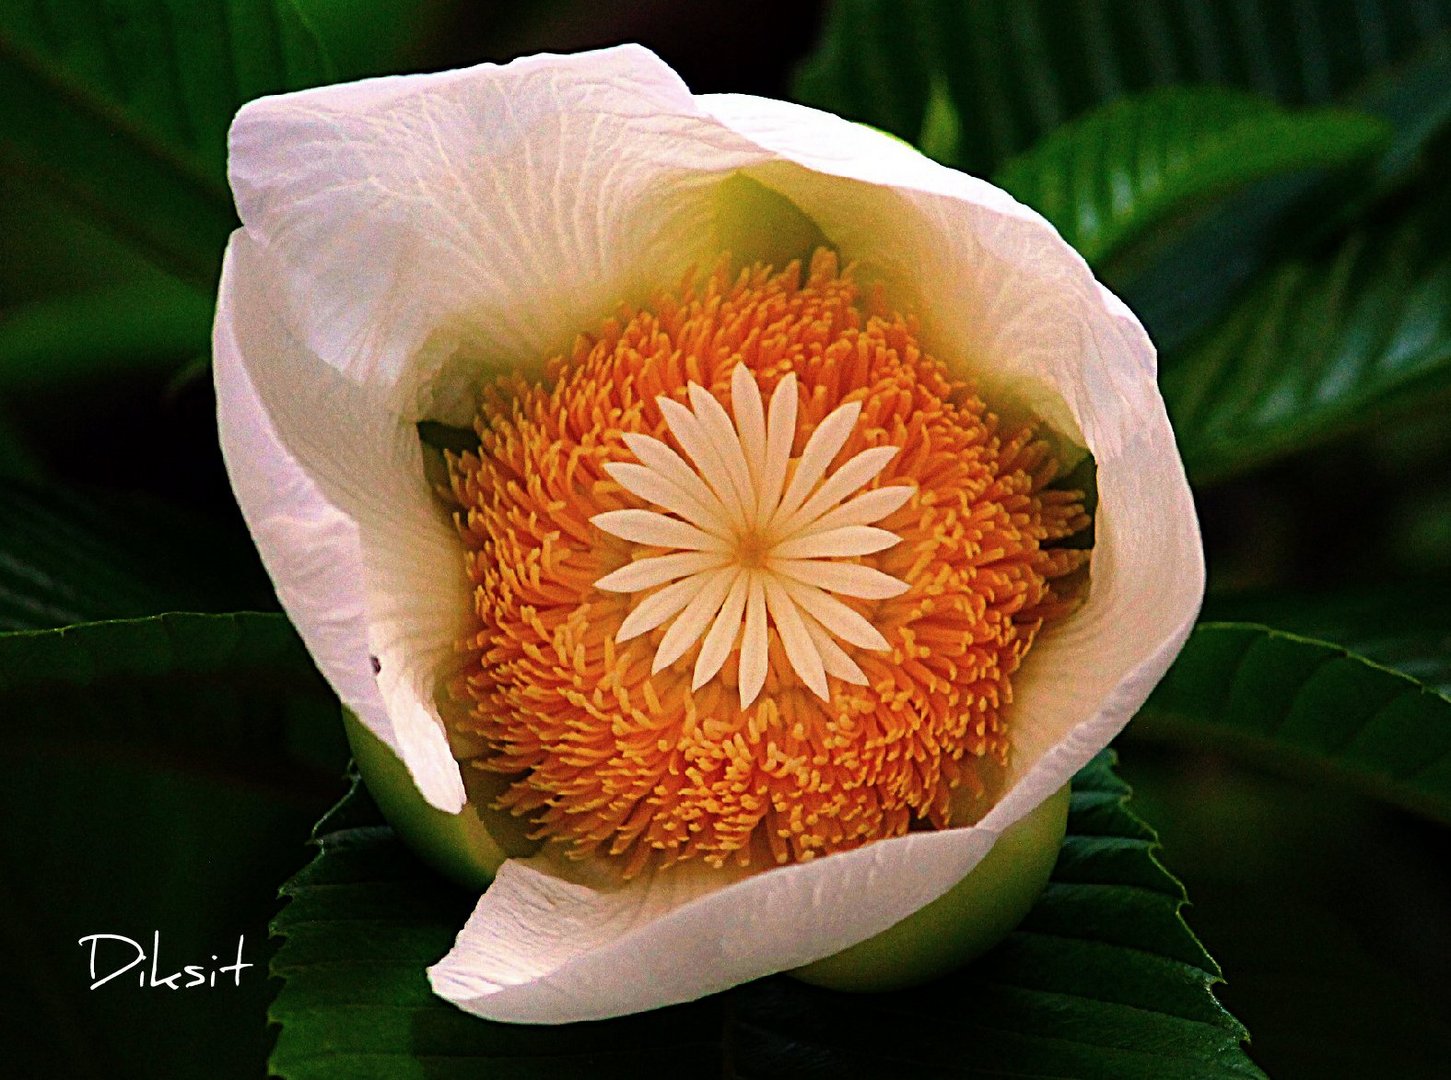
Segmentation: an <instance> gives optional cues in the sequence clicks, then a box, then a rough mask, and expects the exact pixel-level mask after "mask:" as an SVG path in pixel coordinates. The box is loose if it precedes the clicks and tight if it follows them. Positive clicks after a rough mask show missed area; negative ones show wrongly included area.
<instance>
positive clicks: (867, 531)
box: [771, 525, 902, 559]
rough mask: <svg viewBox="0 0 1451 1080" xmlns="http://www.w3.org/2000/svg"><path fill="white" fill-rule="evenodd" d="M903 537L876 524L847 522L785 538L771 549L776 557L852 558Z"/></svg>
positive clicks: (894, 542)
mask: <svg viewBox="0 0 1451 1080" xmlns="http://www.w3.org/2000/svg"><path fill="white" fill-rule="evenodd" d="M901 542H902V538H901V537H900V536H898V535H897V534H896V533H894V532H888V531H887V530H886V529H878V528H876V527H875V526H872V525H843V526H842V527H841V528H839V529H827V530H826V531H825V532H813V533H806V534H805V535H804V536H797V537H793V538H792V539H790V540H784V541H782V542H781V543H779V544H777V545H776V546H775V547H773V548H772V549H771V558H773V559H849V558H852V557H854V556H857V555H871V554H873V553H874V552H878V551H885V550H886V549H887V548H889V547H895V546H896V545H897V544H900V543H901Z"/></svg>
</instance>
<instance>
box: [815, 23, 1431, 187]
mask: <svg viewBox="0 0 1451 1080" xmlns="http://www.w3.org/2000/svg"><path fill="white" fill-rule="evenodd" d="M1448 28H1451V3H1448V2H1447V0H1318V2H1315V3H1297V4H1276V3H1266V2H1260V3H1246V4H1235V5H1216V4H1184V3H1181V2H1179V0H1080V2H1078V3H1075V4H1071V5H1065V4H1062V3H1057V2H1055V0H908V2H907V3H901V2H897V0H836V3H835V4H834V5H833V7H832V9H831V16H830V18H829V19H828V21H827V25H826V28H825V30H824V32H823V36H822V40H821V42H820V44H819V46H818V48H817V51H816V52H815V54H814V55H813V56H812V57H811V59H810V60H809V61H808V62H807V64H806V65H805V66H804V67H803V69H802V70H801V72H800V74H799V76H798V79H797V84H796V96H797V97H798V98H799V99H800V100H802V101H804V102H806V103H807V104H811V105H818V106H821V107H823V108H827V109H831V110H833V111H836V112H840V113H842V114H844V115H846V116H849V117H851V118H852V119H854V120H861V121H864V122H865V123H869V124H872V125H874V126H876V127H880V128H885V129H886V130H888V131H891V132H892V133H893V134H896V135H900V136H901V137H902V138H904V139H907V140H908V141H911V142H917V141H919V139H920V138H921V137H922V134H923V132H924V130H927V129H929V128H932V127H936V128H937V129H939V131H938V133H937V134H936V135H935V137H934V140H933V141H934V142H935V143H936V144H937V145H946V146H950V147H952V148H953V149H954V151H955V152H954V154H953V156H952V157H951V159H949V160H948V162H947V163H948V164H951V165H955V166H957V167H959V168H964V169H966V170H968V171H969V172H974V173H978V174H980V175H986V174H990V173H992V172H993V171H994V170H996V169H997V168H998V167H999V166H1000V165H1001V164H1002V163H1003V162H1004V161H1006V160H1008V159H1009V158H1011V157H1012V156H1014V155H1015V154H1018V153H1021V152H1022V151H1024V150H1026V149H1028V148H1029V147H1031V146H1033V145H1034V144H1036V143H1037V142H1038V141H1039V140H1040V139H1041V138H1042V137H1043V136H1044V135H1046V134H1047V133H1048V132H1050V131H1052V130H1054V129H1055V128H1057V127H1058V126H1059V125H1060V124H1063V123H1065V122H1066V121H1069V120H1072V119H1074V118H1075V117H1077V116H1080V115H1082V114H1084V113H1086V112H1089V111H1091V110H1093V109H1095V108H1097V107H1098V106H1100V105H1102V104H1104V103H1105V102H1109V101H1112V100H1114V99H1116V98H1119V97H1123V96H1125V95H1128V94H1133V93H1137V92H1139V91H1143V90H1146V89H1148V88H1150V87H1154V86H1169V85H1185V84H1212V85H1220V86H1235V87H1240V88H1242V89H1246V90H1252V91H1254V92H1256V93H1258V94H1261V95H1263V96H1265V97H1269V98H1272V99H1275V100H1278V101H1281V102H1286V103H1291V104H1302V103H1317V102H1327V101H1331V100H1333V99H1335V98H1337V97H1340V96H1341V95H1343V94H1344V93H1345V92H1346V91H1347V90H1349V89H1350V88H1352V87H1355V86H1357V85H1358V84H1361V83H1362V82H1364V81H1365V80H1366V79H1367V78H1368V77H1370V76H1372V75H1374V74H1376V73H1378V72H1382V71H1384V70H1385V69H1386V68H1388V67H1390V66H1391V65H1393V64H1395V63H1397V62H1398V61H1400V60H1402V59H1404V58H1406V57H1408V56H1411V55H1412V54H1414V53H1416V52H1417V50H1419V49H1421V48H1423V47H1424V43H1425V42H1427V41H1428V40H1431V39H1433V38H1435V37H1437V35H1438V33H1439V32H1440V31H1444V30H1446V29H1448ZM1436 89H1437V91H1438V92H1437V94H1436V97H1437V98H1438V99H1441V100H1444V99H1446V98H1447V97H1448V94H1447V91H1446V88H1445V87H1444V86H1443V87H1437V88H1436ZM945 117H953V118H955V121H956V125H955V126H956V128H957V134H956V137H955V138H946V137H944V135H943V134H942V133H941V132H940V128H941V126H942V124H943V123H944V122H945V120H944V118H945Z"/></svg>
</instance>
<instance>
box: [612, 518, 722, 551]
mask: <svg viewBox="0 0 1451 1080" xmlns="http://www.w3.org/2000/svg"><path fill="white" fill-rule="evenodd" d="M589 520H590V524H591V525H593V526H594V527H595V528H596V529H599V530H600V531H601V532H607V533H609V534H610V535H611V536H618V537H619V538H620V539H621V540H628V541H630V542H631V543H632V544H646V545H648V546H650V547H663V548H685V549H686V550H687V551H709V552H720V553H724V552H725V551H726V545H725V541H723V540H722V539H721V538H720V537H719V536H715V535H713V534H711V533H708V532H705V531H704V530H702V529H697V528H696V527H695V526H694V525H691V524H690V523H689V522H685V521H681V520H680V519H679V518H673V517H667V516H666V515H665V514H657V513H656V512H655V511H654V510H606V511H605V512H604V513H603V514H596V515H595V516H594V517H592V518H590V519H589Z"/></svg>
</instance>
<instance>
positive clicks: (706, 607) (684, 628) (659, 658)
mask: <svg viewBox="0 0 1451 1080" xmlns="http://www.w3.org/2000/svg"><path fill="white" fill-rule="evenodd" d="M739 576H740V571H739V570H738V569H736V568H734V567H730V568H727V569H723V570H715V571H712V572H711V573H709V574H702V575H700V576H698V577H697V578H695V579H694V580H693V581H692V584H693V585H694V586H695V596H693V597H692V598H691V601H690V603H688V604H686V605H685V610H683V611H682V612H681V613H680V614H679V615H677V616H676V617H675V621H674V622H673V623H671V624H670V629H669V630H666V631H665V636H664V637H662V638H661V639H660V647H659V648H658V649H657V650H656V651H655V660H654V662H653V663H652V664H651V665H650V671H651V674H654V673H656V672H659V671H664V670H665V669H666V668H668V667H669V666H670V665H671V664H673V663H675V661H677V660H679V659H680V658H681V657H682V656H684V655H685V654H686V652H688V651H689V649H690V647H691V646H692V645H694V644H695V643H696V642H697V641H699V640H700V639H701V637H702V636H703V635H704V634H705V632H706V631H707V630H708V629H710V625H711V623H712V622H713V621H714V620H715V616H716V614H717V613H718V612H719V611H720V609H721V605H722V604H723V603H725V598H726V595H727V594H728V593H729V592H730V589H731V586H732V585H733V584H734V583H735V580H736V578H737V577H739Z"/></svg>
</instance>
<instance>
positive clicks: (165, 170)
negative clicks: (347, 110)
mask: <svg viewBox="0 0 1451 1080" xmlns="http://www.w3.org/2000/svg"><path fill="white" fill-rule="evenodd" d="M330 78H331V67H330V65H329V63H328V61H327V59H326V57H325V56H324V55H323V54H322V51H321V49H320V48H319V46H318V44H317V41H316V39H315V38H314V37H313V35H312V33H311V31H310V30H308V28H307V27H306V25H305V24H304V23H303V21H302V19H301V17H300V16H299V15H298V13H297V11H296V9H295V8H294V7H293V5H292V0H112V2H108V3H104V4H102V3H88V4H84V5H81V6H79V7H78V6H76V5H74V4H68V3H62V2H60V0H32V2H30V3H19V4H17V3H10V4H5V5H3V6H0V166H3V167H7V168H11V169H20V170H23V171H24V172H26V173H28V174H30V175H32V176H34V177H35V178H37V179H39V180H41V181H42V182H44V183H46V184H52V185H55V186H57V187H58V188H60V189H62V190H64V191H65V192H66V193H67V194H68V195H69V196H70V197H71V198H72V199H74V200H75V201H77V202H79V203H80V204H82V205H84V206H86V207H87V208H88V209H89V210H90V211H91V212H92V213H93V214H95V215H97V216H98V217H99V218H101V219H102V220H104V221H105V222H106V223H107V224H108V225H109V226H110V227H111V228H112V229H114V230H116V231H118V232H120V233H121V234H123V235H125V236H127V237H129V238H130V239H131V240H132V241H134V242H136V243H137V244H139V245H140V246H142V247H143V248H145V249H146V250H147V251H149V252H150V253H151V254H152V255H153V256H154V257H156V258H158V259H160V260H161V261H162V262H164V263H165V264H167V265H169V266H171V267H172V268H174V269H175V270H176V271H177V272H179V273H181V274H182V275H183V276H185V277H187V278H188V279H190V280H192V281H194V282H197V283H200V284H202V285H205V286H210V285H211V284H212V283H213V281H214V279H215V276H216V273H217V268H218V266H219V265H220V257H221V251H222V246H223V245H224V244H225V242H226V238H227V235H228V233H229V232H230V231H231V230H232V228H233V227H234V225H235V218H234V215H233V212H232V200H231V196H230V194H229V193H228V191H227V184H226V174H225V165H226V132H227V127H228V125H229V124H230V122H231V119H232V115H233V114H234V113H235V112H236V110H237V108H238V107H239V106H240V105H242V104H243V103H244V102H247V101H250V100H251V99H253V98H256V97H259V96H261V95H262V94H266V93H271V92H275V91H281V90H291V89H298V88H301V87H305V86H313V85H316V84H318V83H323V82H327V81H329V79H330Z"/></svg>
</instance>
